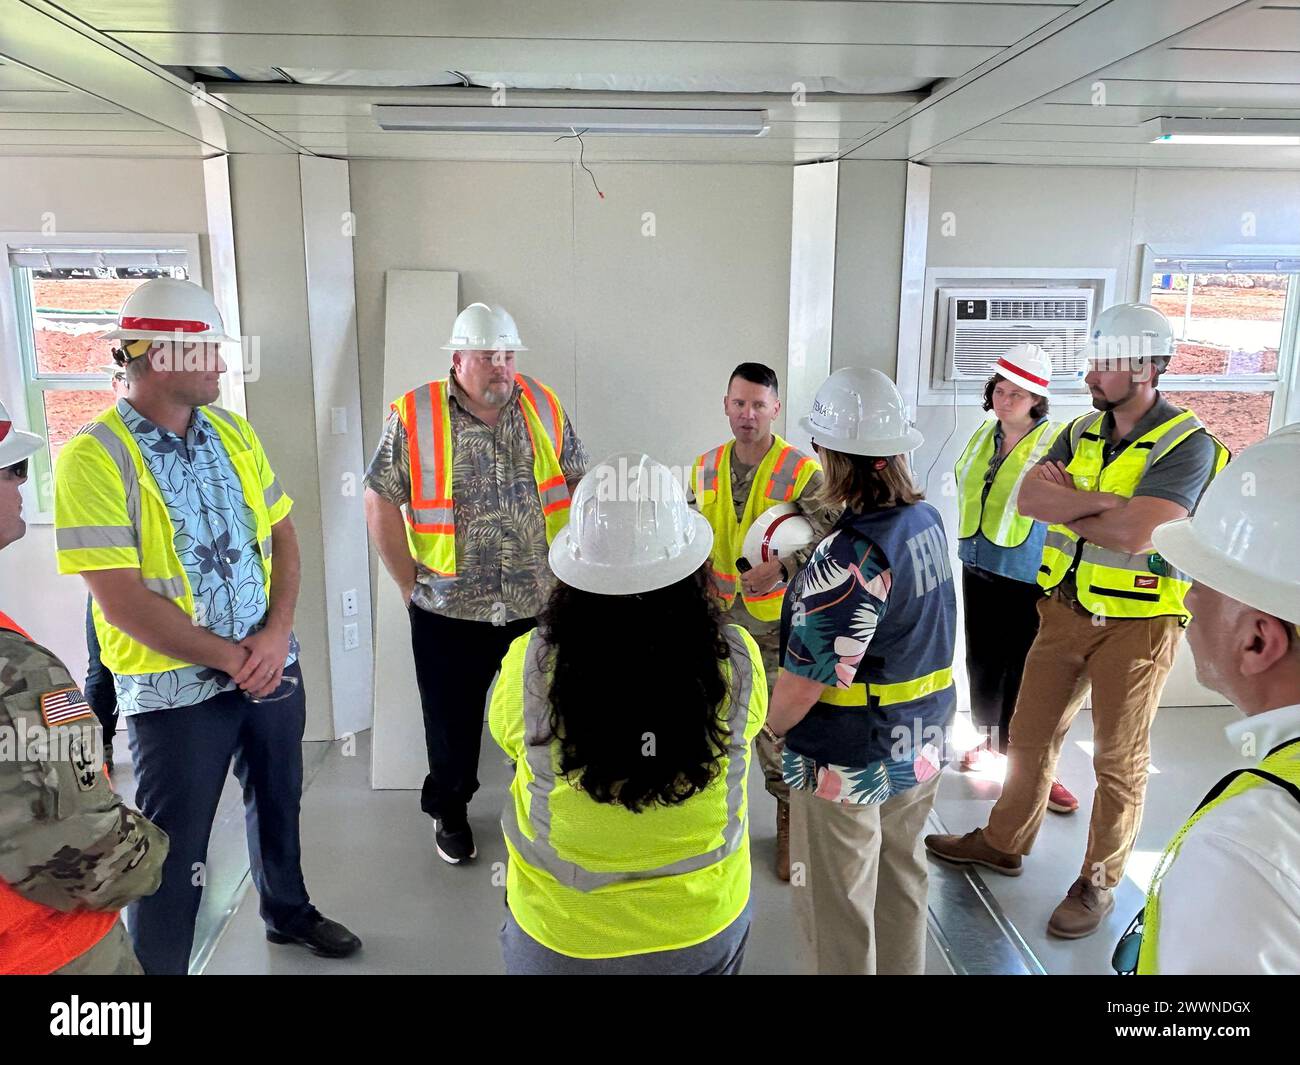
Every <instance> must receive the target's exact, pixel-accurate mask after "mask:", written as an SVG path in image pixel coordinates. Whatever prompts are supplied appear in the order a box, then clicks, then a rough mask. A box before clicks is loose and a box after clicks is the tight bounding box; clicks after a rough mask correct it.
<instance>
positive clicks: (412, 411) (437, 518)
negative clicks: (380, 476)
mask: <svg viewBox="0 0 1300 1065" xmlns="http://www.w3.org/2000/svg"><path fill="white" fill-rule="evenodd" d="M515 381H516V382H518V384H519V387H520V397H519V398H520V407H521V409H522V410H523V413H524V422H525V424H526V425H527V426H528V436H529V439H530V440H531V441H532V445H533V477H534V478H535V479H536V481H537V494H538V496H539V497H540V499H541V503H542V515H543V517H544V518H545V520H546V542H547V543H550V542H551V541H552V540H554V539H555V537H556V536H557V535H558V534H559V531H560V530H561V529H563V528H564V527H565V525H567V524H568V523H569V502H570V500H569V486H568V484H567V483H565V480H564V471H563V470H562V469H561V467H560V452H561V450H562V449H563V446H564V408H563V407H561V406H560V400H559V397H558V396H556V394H555V393H554V392H552V391H551V390H550V389H549V388H548V387H547V386H546V385H544V384H542V383H541V382H540V381H538V380H537V379H536V378H534V377H526V376H524V375H523V374H516V375H515ZM449 402H450V399H449V396H448V385H447V379H446V378H445V377H443V378H440V379H439V380H437V381H430V382H429V383H428V384H427V385H421V386H420V387H419V388H416V389H414V390H412V391H410V392H407V393H406V395H404V396H401V397H400V398H398V399H395V400H394V401H393V403H392V404H391V407H392V409H393V410H395V411H396V412H397V416H398V417H399V418H401V420H402V426H403V427H404V428H405V429H406V440H407V453H408V461H409V463H410V475H411V501H410V503H409V504H408V505H407V506H406V508H405V514H406V542H407V544H408V545H409V546H410V549H411V557H412V558H414V559H415V560H416V561H417V562H419V563H420V565H422V566H424V567H425V568H426V569H428V570H431V571H432V572H433V573H435V574H437V575H438V576H439V577H454V576H455V575H456V517H455V513H456V512H455V502H454V500H453V497H452V456H451V449H452V432H451V407H450V406H449Z"/></svg>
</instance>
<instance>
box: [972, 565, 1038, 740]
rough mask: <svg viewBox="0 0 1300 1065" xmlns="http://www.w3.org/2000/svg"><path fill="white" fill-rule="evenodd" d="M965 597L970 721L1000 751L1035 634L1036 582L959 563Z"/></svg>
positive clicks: (1036, 621)
mask: <svg viewBox="0 0 1300 1065" xmlns="http://www.w3.org/2000/svg"><path fill="white" fill-rule="evenodd" d="M961 587H962V594H963V596H964V597H965V600H966V673H967V676H969V678H970V711H971V723H972V724H974V725H975V726H977V727H978V728H981V729H985V730H994V729H995V730H996V731H993V732H991V734H990V736H989V739H990V741H991V745H992V747H993V748H994V750H997V751H1003V752H1005V751H1006V749H1007V737H1008V736H1009V735H1010V733H1009V729H1010V726H1011V715H1012V714H1013V713H1014V712H1015V709H1016V697H1017V696H1018V695H1019V694H1020V681H1021V679H1022V678H1023V677H1024V674H1025V658H1026V656H1027V655H1028V654H1029V648H1030V647H1031V646H1032V645H1033V642H1034V637H1035V636H1037V635H1038V600H1040V599H1041V598H1042V597H1043V593H1042V590H1041V589H1040V588H1039V587H1038V585H1037V584H1026V583H1025V582H1024V581H1017V580H1012V579H1011V578H1010V577H1003V576H1001V575H1000V574H997V573H989V572H988V571H987V570H982V569H976V568H975V567H974V566H962V573H961Z"/></svg>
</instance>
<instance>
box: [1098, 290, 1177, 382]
mask: <svg viewBox="0 0 1300 1065" xmlns="http://www.w3.org/2000/svg"><path fill="white" fill-rule="evenodd" d="M1173 353H1174V330H1173V326H1171V325H1170V324H1169V319H1168V318H1166V317H1165V316H1164V315H1163V314H1162V313H1161V312H1160V310H1159V309H1158V308H1156V307H1153V306H1151V304H1149V303H1117V304H1115V306H1113V307H1107V308H1106V309H1105V310H1104V311H1102V312H1101V314H1099V315H1097V324H1096V325H1095V326H1093V329H1092V335H1091V337H1090V338H1089V340H1088V343H1086V344H1085V345H1084V346H1083V348H1082V350H1081V351H1080V353H1079V354H1080V355H1081V356H1082V357H1083V359H1084V364H1085V367H1092V366H1095V365H1097V364H1098V363H1099V362H1106V361H1109V360H1114V359H1137V358H1150V357H1152V356H1162V355H1163V356H1168V355H1172V354H1173ZM1084 372H1085V373H1086V372H1087V370H1086V369H1085V371H1084Z"/></svg>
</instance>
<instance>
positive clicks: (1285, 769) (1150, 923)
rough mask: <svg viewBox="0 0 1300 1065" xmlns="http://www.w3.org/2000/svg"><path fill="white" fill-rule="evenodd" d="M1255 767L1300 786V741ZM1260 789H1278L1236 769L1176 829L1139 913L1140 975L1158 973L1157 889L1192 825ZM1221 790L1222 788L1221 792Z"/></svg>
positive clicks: (1263, 780)
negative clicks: (1225, 804)
mask: <svg viewBox="0 0 1300 1065" xmlns="http://www.w3.org/2000/svg"><path fill="white" fill-rule="evenodd" d="M1258 768H1259V770H1260V771H1262V772H1264V773H1269V774H1271V775H1273V776H1275V777H1278V778H1280V779H1281V780H1284V781H1286V782H1287V783H1289V784H1292V785H1294V786H1296V787H1300V740H1292V741H1291V742H1290V743H1286V744H1283V745H1282V746H1281V747H1279V748H1275V749H1274V750H1273V752H1272V753H1271V754H1269V755H1268V757H1266V758H1265V759H1264V760H1263V761H1261V762H1260V763H1259V767H1258ZM1225 784H1226V786H1225ZM1259 787H1269V788H1272V787H1277V785H1276V784H1275V783H1273V782H1272V781H1269V780H1266V779H1264V778H1263V777H1260V776H1257V775H1256V774H1255V773H1254V772H1253V771H1251V770H1249V769H1246V770H1238V771H1237V772H1236V773H1234V774H1231V775H1230V777H1229V778H1227V780H1226V781H1220V782H1219V786H1218V787H1217V788H1216V789H1215V791H1218V792H1219V793H1218V794H1217V795H1215V794H1214V792H1211V796H1212V798H1210V799H1209V801H1208V802H1203V803H1201V805H1200V806H1198V807H1197V808H1196V812H1195V813H1193V814H1192V816H1191V817H1189V818H1188V819H1187V823H1186V824H1184V825H1183V827H1182V828H1180V829H1179V830H1178V832H1177V834H1176V835H1175V836H1174V838H1173V840H1171V841H1170V843H1169V846H1168V847H1166V848H1165V850H1164V853H1163V854H1162V855H1161V856H1160V861H1159V862H1158V863H1157V864H1156V869H1155V872H1154V873H1153V874H1152V877H1151V887H1150V888H1148V889H1147V901H1146V907H1145V908H1144V909H1143V911H1142V947H1141V950H1140V951H1139V953H1138V965H1137V973H1138V975H1139V976H1153V975H1155V974H1157V973H1158V972H1159V962H1160V954H1159V947H1158V942H1159V936H1160V886H1161V883H1162V882H1163V880H1164V877H1165V874H1166V873H1167V872H1168V871H1169V867H1170V865H1172V864H1173V862H1174V860H1175V859H1176V858H1177V857H1178V851H1179V850H1180V849H1181V847H1182V845H1183V839H1184V838H1185V837H1186V836H1187V833H1188V832H1190V831H1191V829H1192V826H1193V825H1195V824H1196V823H1197V822H1198V821H1199V820H1200V819H1201V818H1202V817H1204V816H1205V815H1206V814H1208V813H1209V812H1210V811H1211V810H1213V809H1214V808H1215V807H1216V806H1219V805H1221V804H1223V803H1225V802H1228V801H1229V800H1231V799H1233V798H1235V797H1236V796H1238V795H1240V794H1241V793H1242V792H1244V791H1249V790H1250V789H1251V788H1259ZM1220 788H1222V790H1221V791H1220V790H1219V789H1220ZM1205 916H1206V919H1207V921H1208V920H1212V919H1213V916H1214V915H1213V914H1206V915H1205ZM1260 931H1261V934H1262V935H1267V934H1268V932H1269V930H1268V929H1261V930H1260ZM1211 934H1212V933H1211Z"/></svg>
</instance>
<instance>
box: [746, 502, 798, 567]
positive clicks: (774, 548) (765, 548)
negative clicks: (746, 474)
mask: <svg viewBox="0 0 1300 1065" xmlns="http://www.w3.org/2000/svg"><path fill="white" fill-rule="evenodd" d="M814 539H816V537H814V535H813V527H812V525H811V523H810V522H809V521H808V519H807V518H805V517H804V516H803V514H802V513H800V511H799V508H798V507H796V506H795V505H794V504H793V503H780V504H778V505H777V506H775V507H771V508H770V509H768V510H765V511H763V513H762V514H760V515H759V516H758V517H757V518H755V519H754V524H753V525H751V526H750V527H749V532H747V533H745V557H746V558H747V559H749V561H750V564H751V565H754V566H761V565H762V564H763V563H764V562H770V561H772V559H774V558H789V557H790V556H791V555H793V554H794V553H795V552H796V551H800V550H802V549H803V548H805V547H807V546H808V545H809V544H811V543H812V542H813V540H814Z"/></svg>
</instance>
